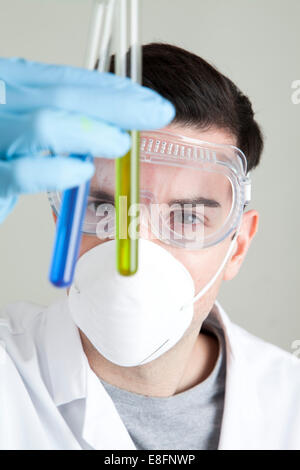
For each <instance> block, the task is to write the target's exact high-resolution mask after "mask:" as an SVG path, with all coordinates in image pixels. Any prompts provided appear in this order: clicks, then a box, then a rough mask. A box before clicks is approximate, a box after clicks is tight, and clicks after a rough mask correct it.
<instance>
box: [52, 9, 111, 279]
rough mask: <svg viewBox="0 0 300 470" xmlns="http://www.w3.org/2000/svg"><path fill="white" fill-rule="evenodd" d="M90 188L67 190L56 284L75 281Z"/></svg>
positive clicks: (96, 29) (95, 17)
mask: <svg viewBox="0 0 300 470" xmlns="http://www.w3.org/2000/svg"><path fill="white" fill-rule="evenodd" d="M113 1H114V0H113ZM106 3H107V2H103V1H102V2H101V1H98V0H97V1H95V2H94V6H93V11H92V26H91V28H90V37H89V41H88V53H87V55H86V66H87V68H88V69H93V68H94V65H95V62H96V58H97V52H98V49H99V42H100V32H101V30H102V28H101V26H102V23H103V18H104V13H105V11H104V9H105V5H106ZM107 21H110V19H107V18H106V23H107ZM105 28H106V29H107V24H105V25H104V30H105ZM104 59H105V57H104ZM70 157H71V158H79V159H81V160H85V161H92V160H93V157H92V156H91V155H77V154H76V155H70ZM89 188H90V181H88V182H87V183H84V184H82V185H81V186H79V187H75V188H71V189H67V190H65V191H63V194H62V203H61V209H60V213H59V216H58V220H57V224H56V235H55V241H54V247H53V253H52V260H51V266H50V271H49V280H50V282H51V283H52V284H53V285H55V286H56V287H68V286H70V285H71V284H72V282H73V277H74V271H75V266H76V261H77V258H78V252H79V248H80V242H81V235H82V225H83V220H84V215H85V211H86V205H87V199H88V195H89Z"/></svg>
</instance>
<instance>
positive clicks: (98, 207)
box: [87, 200, 114, 217]
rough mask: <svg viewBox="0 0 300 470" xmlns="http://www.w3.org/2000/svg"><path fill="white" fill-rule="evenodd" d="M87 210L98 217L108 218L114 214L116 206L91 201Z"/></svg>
mask: <svg viewBox="0 0 300 470" xmlns="http://www.w3.org/2000/svg"><path fill="white" fill-rule="evenodd" d="M87 210H88V211H89V212H92V213H93V214H95V215H97V216H102V217H104V216H107V215H112V214H113V213H114V205H113V204H111V203H108V202H105V201H96V200H95V201H89V203H88V205H87Z"/></svg>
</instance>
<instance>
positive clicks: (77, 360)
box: [45, 299, 135, 450]
mask: <svg viewBox="0 0 300 470" xmlns="http://www.w3.org/2000/svg"><path fill="white" fill-rule="evenodd" d="M46 321H47V327H46V338H45V347H46V353H47V358H48V370H49V376H50V381H51V393H52V398H53V401H54V403H55V404H56V406H60V405H63V404H67V403H70V402H71V401H73V400H78V399H85V400H86V402H85V415H84V423H83V428H82V433H81V434H82V438H83V439H84V440H85V441H86V442H87V443H88V444H89V445H90V446H91V447H92V448H94V449H98V450H101V449H103V450H104V449H105V450H110V449H111V450H114V449H116V448H118V449H120V450H134V449H135V446H134V443H133V441H132V439H131V438H130V436H129V433H128V431H127V429H126V428H125V425H124V423H123V422H122V420H121V417H120V415H119V414H118V412H117V410H116V408H115V405H114V403H113V401H112V399H111V398H110V396H109V395H108V393H107V392H106V390H105V389H104V387H103V385H102V384H101V382H100V380H99V379H98V377H97V376H96V374H95V373H94V372H93V371H92V369H91V368H90V366H89V363H88V360H87V358H86V355H85V353H84V351H83V348H82V343H81V339H80V336H79V332H78V328H77V326H76V325H75V323H74V322H73V320H72V318H71V316H70V314H69V311H68V303H67V299H64V300H63V301H60V302H59V303H56V304H54V305H52V306H51V307H49V309H48V314H47V319H46ZM99 423H102V425H99Z"/></svg>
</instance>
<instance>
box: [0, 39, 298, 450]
mask: <svg viewBox="0 0 300 470" xmlns="http://www.w3.org/2000/svg"><path fill="white" fill-rule="evenodd" d="M0 70H1V74H2V75H1V76H0V78H1V79H2V80H4V82H5V83H6V86H7V106H6V107H5V106H4V107H3V108H1V110H0V129H1V143H0V150H1V153H0V155H1V159H2V160H1V164H0V181H1V189H0V191H1V192H0V196H1V199H0V201H1V204H0V207H1V209H2V212H1V214H2V219H4V217H5V216H6V215H7V214H8V212H9V211H10V210H11V208H12V207H13V205H14V203H15V202H16V198H17V196H18V194H20V193H23V192H37V191H43V190H51V191H52V196H51V204H52V207H53V210H54V214H55V215H58V214H59V209H60V208H59V203H58V199H59V198H58V196H57V191H60V190H62V189H64V188H67V187H72V186H75V185H78V184H80V183H82V182H83V181H85V180H86V179H88V178H90V177H91V176H92V174H93V171H94V168H93V166H92V165H91V164H88V163H83V162H80V161H77V160H76V159H70V158H69V159H66V158H64V157H63V156H62V155H63V154H65V153H70V154H71V153H87V152H89V153H92V154H93V155H95V156H97V157H98V158H96V159H95V173H94V175H93V178H92V183H91V195H90V200H89V206H88V210H87V215H86V219H85V225H84V227H85V229H84V233H83V238H82V243H81V248H80V258H79V261H78V265H77V271H76V276H75V283H74V286H73V287H72V288H71V290H70V291H69V292H68V298H66V299H65V300H63V301H60V302H58V303H56V304H54V305H52V306H50V307H49V308H46V309H45V308H42V307H39V306H35V305H31V304H27V303H18V304H14V305H10V306H8V307H7V308H5V309H4V310H3V311H2V313H1V328H0V338H1V340H2V344H3V347H4V350H5V351H4V353H3V355H2V356H3V360H2V365H1V367H0V371H1V372H0V373H1V393H2V401H1V403H2V406H1V414H2V418H1V420H0V446H1V447H2V448H5V449H149V450H152V449H295V448H298V449H299V448H300V406H299V400H298V392H299V386H300V374H299V372H300V368H299V361H298V359H297V358H296V357H294V356H292V355H291V354H288V353H286V352H284V351H282V350H280V349H279V348H277V347H276V346H273V345H270V344H268V343H266V342H264V341H262V340H260V339H258V338H255V337H253V336H252V335H250V334H249V333H247V332H246V331H244V330H243V329H241V328H240V327H238V326H237V325H234V324H232V323H231V322H230V320H229V318H228V316H227V315H226V314H225V312H224V311H223V309H222V308H221V306H220V305H219V303H218V302H217V301H216V298H217V295H218V291H219V288H220V285H221V283H222V281H223V280H231V279H233V278H234V277H235V276H236V275H237V273H238V271H239V269H240V267H241V264H242V263H243V261H244V259H245V257H246V253H247V251H248V249H249V246H250V244H251V241H252V239H253V237H254V235H255V233H256V231H257V227H258V217H259V216H258V213H257V211H256V210H250V211H247V212H246V211H245V206H246V205H247V202H248V201H249V189H247V188H249V179H248V172H249V171H250V170H253V169H254V168H255V167H256V166H257V165H258V163H259V161H260V156H261V152H262V147H263V142H262V136H261V132H260V129H259V126H258V125H257V123H256V121H255V120H254V114H253V111H252V107H251V104H250V101H249V100H248V98H247V97H246V96H245V95H243V94H242V93H241V92H240V91H239V90H238V89H237V87H236V86H235V85H234V84H233V83H232V82H231V81H230V80H229V79H228V78H226V77H224V76H223V75H222V74H220V73H219V72H218V71H217V70H216V69H214V68H213V67H212V66H210V65H209V64H207V63H206V62H205V61H204V60H203V59H201V58H200V57H197V56H195V55H193V54H191V53H189V52H187V51H185V50H183V49H180V48H177V47H175V46H170V45H166V44H149V45H146V46H144V48H143V84H144V85H145V86H147V87H148V88H151V89H152V90H154V91H150V90H147V89H143V88H141V87H138V86H137V85H132V84H130V83H129V82H128V81H127V80H125V79H120V78H118V77H114V76H111V75H101V76H99V74H97V73H96V72H87V71H83V70H80V69H75V68H70V67H66V68H65V67H53V66H44V65H42V64H34V63H29V62H23V61H18V60H17V61H8V60H2V61H1V63H0ZM157 93H159V94H160V95H161V96H163V97H164V98H165V99H167V100H169V102H168V101H166V100H165V99H162V98H160V97H159V95H158V94H157ZM75 98H76V99H75ZM170 103H172V104H173V105H174V107H175V110H176V116H174V110H173V107H172V105H171V104H170ZM83 117H84V123H85V125H84V126H83V125H82V124H83V121H82V119H83ZM87 120H88V123H89V126H86V123H87ZM123 129H139V130H141V131H146V132H142V133H141V136H142V142H143V145H144V147H143V148H142V155H144V162H143V163H142V167H141V169H142V171H141V189H142V192H141V194H142V196H143V197H145V199H147V198H148V199H151V201H152V198H153V200H155V201H156V202H157V203H158V211H159V218H158V219H159V222H160V223H161V226H162V228H161V226H159V227H158V225H157V226H154V227H152V225H151V224H150V225H149V224H148V225H147V224H144V223H141V227H140V237H141V239H140V257H141V260H140V265H139V270H138V273H137V275H135V276H130V277H128V278H125V277H124V276H119V277H117V276H116V275H115V272H114V259H113V261H112V258H113V254H114V252H115V243H114V239H113V236H111V233H110V229H109V221H110V215H112V214H113V212H110V210H112V208H113V205H114V201H113V194H114V176H113V175H114V172H113V161H112V160H108V158H111V157H117V156H121V155H124V154H125V153H126V151H127V150H128V148H129V139H128V136H127V134H126V132H124V131H123ZM151 130H152V131H151ZM153 142H156V144H157V145H156V146H155V145H154V146H153ZM178 142H179V143H178ZM176 145H177V146H178V147H176ZM180 147H181V148H182V149H184V152H185V153H179V154H178V152H177V150H176V149H178V148H180ZM166 149H167V150H166ZM45 150H46V151H51V153H52V154H53V155H55V158H53V157H49V156H45V155H44V156H43V157H41V156H40V154H39V152H40V151H45ZM175 150H176V151H175ZM198 151H199V152H198ZM176 152H177V153H176ZM197 152H198V153H197ZM244 155H245V156H246V160H245V159H244V158H245V157H244ZM192 156H194V157H195V158H194V159H193V157H192ZM199 156H200V157H199ZM99 157H100V158H99ZM101 157H102V158H101ZM150 157H151V158H150ZM149 160H151V161H150V164H149ZM191 161H194V162H195V161H196V162H197V164H196V163H193V164H191ZM147 162H148V163H147ZM157 162H159V164H158V163H157ZM174 162H175V163H174ZM198 165H199V166H198ZM246 165H247V168H246ZM199 188H201V189H202V192H203V194H202V193H201V203H200V204H196V203H195V202H194V200H195V196H197V198H198V199H199V194H198V193H197V194H195V193H196V192H197V191H199ZM94 194H96V196H95V195H94ZM149 194H150V195H149ZM203 196H205V197H203ZM183 201H184V202H186V201H188V202H189V203H190V202H191V201H193V202H192V203H190V204H188V205H189V208H188V209H189V210H190V212H188V213H187V212H186V208H185V209H184V211H180V208H181V206H182V204H184V203H183ZM147 204H148V203H147ZM147 204H146V206H147V207H148V205H147ZM103 205H104V208H105V211H104V212H105V214H104V213H101V212H100V216H99V211H98V206H100V209H101V208H103ZM155 207H156V206H155ZM178 211H179V212H178ZM142 212H143V214H144V211H142ZM145 212H147V211H145ZM178 213H179V215H178ZM107 215H108V218H104V216H105V217H106V216H107ZM165 215H166V217H165ZM143 217H144V215H143ZM111 218H112V219H113V216H112V217H111ZM146 218H147V217H146ZM103 220H105V224H102V227H101V228H102V232H101V234H99V231H98V229H99V223H100V222H102V221H103ZM151 220H152V219H151ZM170 221H172V223H171V222H170ZM154 225H155V224H154ZM178 226H180V227H179V228H178ZM156 228H157V231H156ZM153 232H154V235H153ZM114 283H115V284H114ZM162 306H163V307H162ZM164 338H166V341H164Z"/></svg>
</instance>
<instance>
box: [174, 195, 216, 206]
mask: <svg viewBox="0 0 300 470" xmlns="http://www.w3.org/2000/svg"><path fill="white" fill-rule="evenodd" d="M168 204H169V205H171V206H172V205H173V204H179V205H181V206H183V205H184V204H191V205H193V206H195V205H197V204H202V205H204V206H207V207H221V204H220V203H219V202H218V201H215V200H214V199H207V198H205V197H197V198H193V199H172V200H171V201H169V203H168Z"/></svg>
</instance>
